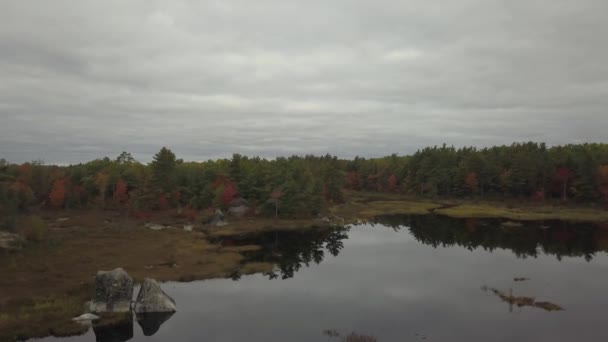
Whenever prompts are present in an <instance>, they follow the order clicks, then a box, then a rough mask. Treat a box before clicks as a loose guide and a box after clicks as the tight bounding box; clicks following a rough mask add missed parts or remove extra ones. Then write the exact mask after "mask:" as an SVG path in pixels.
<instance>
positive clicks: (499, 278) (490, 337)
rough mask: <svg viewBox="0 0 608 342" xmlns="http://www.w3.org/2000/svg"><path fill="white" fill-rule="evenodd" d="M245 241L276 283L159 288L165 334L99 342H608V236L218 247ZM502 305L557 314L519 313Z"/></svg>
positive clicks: (485, 232)
mask: <svg viewBox="0 0 608 342" xmlns="http://www.w3.org/2000/svg"><path fill="white" fill-rule="evenodd" d="M252 242H255V243H259V244H262V245H263V246H264V250H263V251H262V252H256V253H254V254H251V255H249V258H250V259H254V260H259V261H271V262H275V263H276V264H277V267H276V268H275V272H273V274H265V275H262V274H258V275H252V276H240V275H239V274H238V272H235V274H234V280H230V279H223V280H209V281H199V282H191V283H173V282H171V283H165V284H164V285H163V288H164V290H165V291H166V292H167V293H169V294H170V295H172V296H173V297H174V298H175V300H176V302H177V305H178V310H179V311H178V312H177V313H176V314H174V315H173V316H172V317H164V318H162V319H161V320H163V319H167V320H166V321H165V322H164V323H163V324H162V325H161V326H160V328H158V324H156V325H155V324H154V321H152V323H150V322H147V323H146V324H145V326H144V327H145V329H146V334H147V335H150V334H153V335H152V336H144V333H143V332H142V327H141V326H140V325H139V324H138V323H137V322H135V323H133V325H132V326H131V325H126V326H123V327H117V328H115V329H113V330H109V331H97V340H102V341H124V340H127V339H128V338H130V337H131V335H132V338H131V340H133V341H339V339H335V338H330V337H328V336H325V335H324V334H323V330H326V329H335V330H336V331H339V332H342V333H348V332H351V331H356V332H358V333H362V334H369V335H373V336H375V337H377V338H378V340H379V341H467V342H468V341H517V340H520V341H552V342H555V341H606V340H607V339H608V330H607V329H605V326H604V324H605V321H606V316H605V312H606V309H607V308H608V295H607V293H608V290H607V289H608V272H607V270H608V257H607V255H606V253H605V252H604V250H606V249H608V229H606V228H599V227H594V226H591V225H568V224H565V223H561V222H546V223H543V224H535V225H533V226H524V227H506V226H502V225H501V224H500V223H499V222H498V221H491V220H490V221H487V220H454V219H446V218H437V217H433V216H427V217H418V218H416V217H414V218H408V217H385V218H382V219H379V220H378V223H376V224H375V225H362V226H357V227H353V228H350V229H343V230H338V231H335V232H332V233H323V232H308V233H280V234H274V233H273V234H267V235H264V236H261V237H257V238H255V239H250V240H247V241H245V240H238V239H234V240H231V239H228V240H224V241H222V243H223V244H245V243H252ZM516 277H517V278H519V277H524V278H529V280H527V281H518V282H516V281H514V278H516ZM500 295H503V298H501V297H500ZM504 296H512V297H519V296H522V297H523V296H525V297H534V298H535V299H536V301H545V302H551V303H553V304H556V305H559V306H561V307H563V309H564V310H563V311H546V310H544V309H543V308H539V307H534V306H518V305H516V304H515V303H509V299H505V298H504ZM512 297H511V298H512ZM157 323H158V322H157ZM157 328H158V331H156V332H155V330H156V329H157ZM43 340H45V341H46V340H49V341H50V340H58V339H55V338H47V339H43ZM61 340H66V341H68V340H69V341H95V340H96V334H95V332H94V331H92V330H90V331H89V332H88V333H86V334H85V335H82V336H77V337H72V338H65V339H61Z"/></svg>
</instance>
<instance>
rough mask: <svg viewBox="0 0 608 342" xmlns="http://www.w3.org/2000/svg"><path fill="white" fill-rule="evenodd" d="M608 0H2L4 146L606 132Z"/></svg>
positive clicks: (137, 151)
mask: <svg viewBox="0 0 608 342" xmlns="http://www.w3.org/2000/svg"><path fill="white" fill-rule="evenodd" d="M606 13H608V1H605V0H579V1H571V0H510V1H506V0H503V1H495V0H459V1H453V0H444V1H429V0H424V1H422V0H394V1H389V0H376V1H358V0H332V1H327V0H307V1H291V0H276V1H275V0H256V1H251V0H242V1H227V0H222V1H194V0H192V1H186V0H171V1H154V0H139V1H125V0H106V1H87V0H73V1H63V0H53V1H22V0H0V158H5V159H7V160H9V161H11V162H24V161H30V160H43V161H45V162H47V163H76V162H84V161H87V160H91V159H95V158H99V157H103V156H109V157H116V156H117V155H118V154H120V152H121V151H129V152H131V153H132V154H133V155H134V156H135V157H136V159H138V160H140V161H149V160H150V159H151V157H152V155H153V154H154V153H155V152H157V151H158V150H159V149H160V148H161V147H162V146H167V147H169V148H171V149H172V150H173V151H174V152H175V153H176V154H177V155H178V157H181V158H184V159H185V160H206V159H210V158H218V157H229V156H231V155H232V153H241V154H245V155H250V156H253V155H259V156H262V157H267V158H273V157H276V156H283V155H291V154H306V153H312V154H325V153H330V154H334V155H338V156H340V157H345V158H349V157H354V156H355V155H359V156H365V157H373V156H383V155H389V154H392V153H397V154H400V155H405V154H410V153H413V152H415V151H416V150H417V149H419V148H422V147H424V146H428V145H439V144H442V143H447V144H448V145H455V146H465V145H466V146H471V145H472V146H480V147H481V146H491V145H500V144H511V143H512V142H514V141H530V140H532V141H542V142H546V143H548V144H550V145H555V144H567V143H581V142H608V134H606V130H607V128H608V113H607V110H606V109H607V108H608V20H606Z"/></svg>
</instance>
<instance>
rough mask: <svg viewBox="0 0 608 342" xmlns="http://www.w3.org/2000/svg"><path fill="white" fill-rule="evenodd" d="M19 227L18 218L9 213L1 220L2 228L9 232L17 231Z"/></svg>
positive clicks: (0, 227) (0, 228) (0, 226)
mask: <svg viewBox="0 0 608 342" xmlns="http://www.w3.org/2000/svg"><path fill="white" fill-rule="evenodd" d="M16 229H17V220H16V219H15V216H12V215H7V216H5V217H4V218H3V219H2V221H0V230H4V231H7V232H15V230H16Z"/></svg>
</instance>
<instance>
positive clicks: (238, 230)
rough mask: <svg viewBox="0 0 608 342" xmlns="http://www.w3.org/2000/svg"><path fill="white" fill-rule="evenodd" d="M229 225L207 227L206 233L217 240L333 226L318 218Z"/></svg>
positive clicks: (261, 220) (254, 220) (248, 220)
mask: <svg viewBox="0 0 608 342" xmlns="http://www.w3.org/2000/svg"><path fill="white" fill-rule="evenodd" d="M228 221H229V224H228V225H226V226H224V227H211V226H205V227H204V228H203V229H204V230H205V232H206V233H207V234H208V235H209V236H211V237H215V238H219V237H225V236H235V235H245V234H259V233H264V232H275V231H293V230H306V229H313V228H331V227H332V225H331V224H330V223H327V222H323V221H321V220H318V219H316V218H314V219H274V218H254V219H238V220H236V219H233V220H230V219H228Z"/></svg>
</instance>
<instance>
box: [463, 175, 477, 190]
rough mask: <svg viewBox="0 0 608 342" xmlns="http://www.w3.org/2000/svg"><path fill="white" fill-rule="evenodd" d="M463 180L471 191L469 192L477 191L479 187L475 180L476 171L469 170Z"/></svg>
mask: <svg viewBox="0 0 608 342" xmlns="http://www.w3.org/2000/svg"><path fill="white" fill-rule="evenodd" d="M464 182H465V184H466V185H467V188H469V190H470V191H471V193H473V194H474V193H477V190H478V189H479V181H478V180H477V173H475V172H469V174H468V175H467V178H465V180H464Z"/></svg>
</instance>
